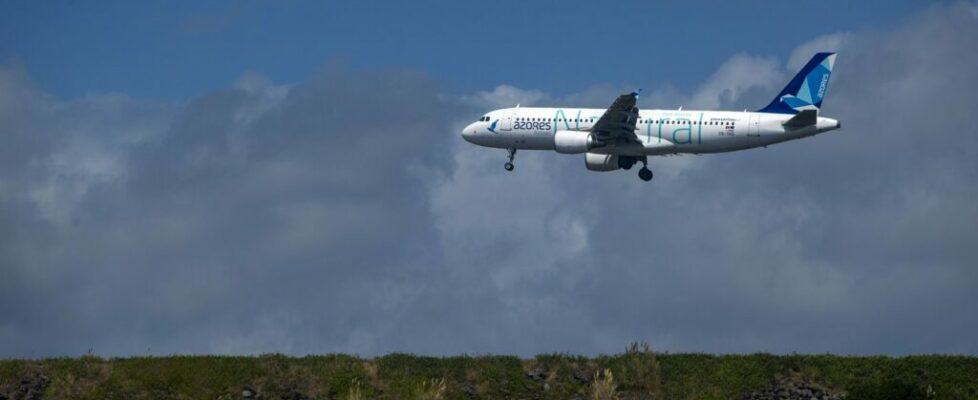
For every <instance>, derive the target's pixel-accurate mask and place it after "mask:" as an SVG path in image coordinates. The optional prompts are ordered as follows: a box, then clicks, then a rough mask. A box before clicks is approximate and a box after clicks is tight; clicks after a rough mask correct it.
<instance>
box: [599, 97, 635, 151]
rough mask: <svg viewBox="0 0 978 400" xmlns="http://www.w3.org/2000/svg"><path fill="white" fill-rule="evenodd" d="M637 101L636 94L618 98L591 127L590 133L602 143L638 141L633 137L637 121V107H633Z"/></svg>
mask: <svg viewBox="0 0 978 400" xmlns="http://www.w3.org/2000/svg"><path fill="white" fill-rule="evenodd" d="M637 99H638V92H632V93H628V94H623V95H621V96H618V98H617V99H615V102H614V103H612V104H611V107H608V110H607V111H605V112H604V114H603V115H601V118H599V119H598V121H597V122H595V123H594V126H593V127H591V133H592V134H594V136H595V137H596V138H597V139H600V140H603V141H609V142H616V141H626V142H628V141H638V137H637V136H635V123H636V122H637V121H638V107H635V101H636V100H637Z"/></svg>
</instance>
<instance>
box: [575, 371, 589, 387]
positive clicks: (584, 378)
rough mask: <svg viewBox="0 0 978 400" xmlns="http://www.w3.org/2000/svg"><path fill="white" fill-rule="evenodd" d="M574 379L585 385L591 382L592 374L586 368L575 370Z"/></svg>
mask: <svg viewBox="0 0 978 400" xmlns="http://www.w3.org/2000/svg"><path fill="white" fill-rule="evenodd" d="M574 380H576V381H578V382H580V383H583V384H585V385H586V384H589V383H591V374H588V373H587V371H584V370H577V371H574Z"/></svg>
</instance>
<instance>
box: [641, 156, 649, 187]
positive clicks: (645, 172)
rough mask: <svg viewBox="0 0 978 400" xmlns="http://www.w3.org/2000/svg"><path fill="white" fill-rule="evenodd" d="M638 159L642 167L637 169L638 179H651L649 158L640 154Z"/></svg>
mask: <svg viewBox="0 0 978 400" xmlns="http://www.w3.org/2000/svg"><path fill="white" fill-rule="evenodd" d="M639 161H641V162H642V169H640V170H638V179H641V180H643V181H646V182H648V181H651V180H652V170H651V169H649V158H648V157H646V156H642V158H640V159H639Z"/></svg>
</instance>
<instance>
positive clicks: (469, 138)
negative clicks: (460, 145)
mask: <svg viewBox="0 0 978 400" xmlns="http://www.w3.org/2000/svg"><path fill="white" fill-rule="evenodd" d="M462 139H465V141H466V142H469V143H474V142H473V140H474V139H475V124H469V126H466V127H465V129H462Z"/></svg>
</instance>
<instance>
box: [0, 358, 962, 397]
mask: <svg viewBox="0 0 978 400" xmlns="http://www.w3.org/2000/svg"><path fill="white" fill-rule="evenodd" d="M605 368H607V369H609V370H611V371H612V373H613V374H614V382H615V384H616V385H617V389H618V393H620V395H621V398H623V399H632V398H653V397H654V398H657V399H730V398H738V397H739V396H741V395H743V394H744V393H749V392H751V391H754V390H757V389H758V388H760V387H762V386H764V385H766V384H768V383H769V382H771V381H772V380H773V379H776V378H779V377H782V376H788V375H791V376H801V377H804V378H805V379H809V380H812V381H815V382H818V383H820V384H823V385H825V386H827V387H829V388H831V389H832V390H834V391H835V392H838V393H843V392H845V393H849V398H850V399H856V400H858V399H877V398H879V399H884V398H886V399H899V398H936V399H978V358H976V357H966V356H946V355H925V356H909V357H899V358H893V357H843V356H832V355H786V356H778V355H770V354H751V355H719V356H718V355H708V354H653V353H652V352H650V351H643V349H640V348H639V349H636V348H633V349H632V351H629V352H626V353H623V354H619V355H613V356H599V357H595V358H587V357H580V356H571V355H563V354H548V355H540V356H537V357H535V358H532V359H520V358H517V357H508V356H477V357H472V356H457V357H445V358H436V357H422V356H414V355H408V354H390V355H387V356H383V357H378V358H374V359H363V358H358V357H352V356H347V355H325V356H309V357H287V356H282V355H263V356H258V357H222V356H173V357H133V358H112V359H104V358H98V357H91V356H86V357H81V358H52V359H43V360H0V394H7V395H10V394H12V393H13V392H14V391H16V390H17V387H18V385H19V384H20V382H21V380H22V379H24V378H30V377H36V376H39V375H43V376H45V377H47V378H48V381H49V383H48V386H47V388H46V390H45V392H44V394H45V398H50V399H108V398H112V399H159V398H174V399H237V398H240V393H241V390H242V388H244V387H246V386H247V387H251V388H254V389H256V390H257V391H258V392H259V393H261V394H262V395H263V396H265V398H280V397H287V396H288V395H289V394H290V393H302V394H303V395H306V396H309V397H312V398H315V399H346V398H347V397H348V396H349V395H350V393H353V392H355V390H354V391H351V387H352V386H353V385H355V384H356V382H359V387H360V393H361V394H362V395H363V398H368V399H405V400H406V399H415V398H419V396H421V395H422V392H425V393H428V394H429V397H426V398H433V397H430V393H431V392H432V391H431V390H429V389H430V386H431V382H441V380H442V379H444V386H445V390H444V396H443V397H444V398H445V399H470V398H479V399H506V398H525V399H555V400H556V399H561V400H565V399H573V398H582V399H587V398H590V397H591V393H592V390H591V389H592V387H591V383H592V381H593V380H594V377H595V373H596V372H597V371H599V370H602V369H605ZM535 370H536V371H539V372H542V373H541V374H538V375H537V376H535V377H534V378H531V377H528V375H527V372H529V371H535ZM433 380H434V381H433ZM424 382H427V384H426V385H427V386H424V385H423V383H424ZM928 392H930V393H929V394H928Z"/></svg>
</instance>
